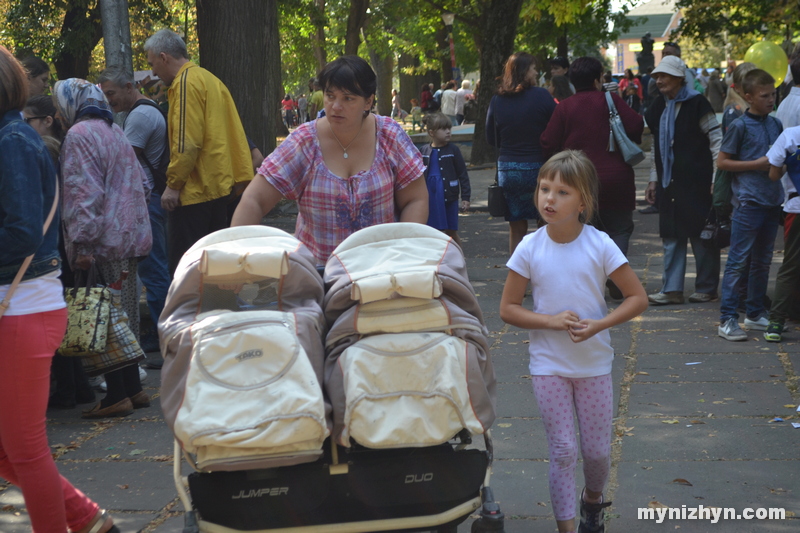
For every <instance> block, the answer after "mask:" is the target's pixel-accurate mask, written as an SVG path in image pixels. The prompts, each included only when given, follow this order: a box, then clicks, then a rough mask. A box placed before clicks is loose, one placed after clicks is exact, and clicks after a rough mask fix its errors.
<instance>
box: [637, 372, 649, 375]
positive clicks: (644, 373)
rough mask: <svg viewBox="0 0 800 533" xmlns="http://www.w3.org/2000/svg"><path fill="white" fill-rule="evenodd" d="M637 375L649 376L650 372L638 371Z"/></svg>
mask: <svg viewBox="0 0 800 533" xmlns="http://www.w3.org/2000/svg"><path fill="white" fill-rule="evenodd" d="M636 375H637V376H649V375H650V373H649V372H637V373H636Z"/></svg>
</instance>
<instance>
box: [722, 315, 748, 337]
mask: <svg viewBox="0 0 800 533" xmlns="http://www.w3.org/2000/svg"><path fill="white" fill-rule="evenodd" d="M717 333H718V334H719V336H720V337H722V338H723V339H725V340H727V341H746V340H747V333H745V332H744V331H742V328H740V327H739V322H738V321H737V320H736V318H735V317H731V318H729V319H728V320H726V321H725V322H724V323H722V324H720V325H719V328H717Z"/></svg>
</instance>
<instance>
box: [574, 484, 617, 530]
mask: <svg viewBox="0 0 800 533" xmlns="http://www.w3.org/2000/svg"><path fill="white" fill-rule="evenodd" d="M610 506H611V502H602V503H588V502H585V501H583V494H582V493H581V524H580V526H578V533H603V532H604V531H605V530H606V525H605V522H604V520H603V518H604V517H603V515H604V514H605V511H604V509H605V508H606V507H610Z"/></svg>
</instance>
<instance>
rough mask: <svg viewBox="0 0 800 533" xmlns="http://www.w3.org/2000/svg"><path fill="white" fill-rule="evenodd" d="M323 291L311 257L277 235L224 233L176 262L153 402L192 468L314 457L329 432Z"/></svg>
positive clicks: (269, 231) (242, 230) (258, 230)
mask: <svg viewBox="0 0 800 533" xmlns="http://www.w3.org/2000/svg"><path fill="white" fill-rule="evenodd" d="M323 292H324V289H323V284H322V279H321V278H320V276H319V273H318V272H317V270H316V268H315V261H314V257H313V255H312V254H311V253H310V252H309V250H308V249H307V248H306V247H305V246H304V245H303V244H302V243H300V241H298V240H297V239H295V238H294V237H293V236H291V235H289V234H288V233H286V232H284V231H281V230H278V229H274V228H269V227H265V226H245V227H237V228H229V229H224V230H221V231H218V232H215V233H212V234H211V235H208V236H207V237H205V238H203V239H201V240H200V241H198V242H197V243H196V244H195V245H194V246H193V247H192V248H191V249H189V251H188V252H186V254H185V255H184V256H183V258H182V259H181V261H180V263H179V265H178V267H177V270H176V272H175V276H174V279H173V282H172V285H171V286H170V290H169V294H168V296H167V301H166V305H165V307H164V311H163V313H162V315H161V318H160V320H159V327H158V330H159V334H160V336H161V346H162V351H163V356H164V366H163V369H162V387H161V405H162V408H163V410H164V417H165V420H166V422H167V424H168V425H169V426H170V428H171V429H172V430H173V432H174V433H175V436H176V438H177V439H178V441H179V442H180V443H181V446H182V447H183V449H184V450H185V451H186V452H189V453H192V454H194V455H195V462H196V464H197V467H198V468H200V469H203V470H208V471H213V470H244V469H251V468H267V467H273V466H284V465H289V464H296V463H300V462H306V461H313V460H315V459H316V458H317V457H318V456H319V455H320V454H321V450H322V443H323V441H324V439H325V438H326V437H327V436H328V435H329V429H330V405H329V404H328V403H327V402H326V401H325V400H324V395H323V392H322V376H323V364H324V363H323V358H324V348H323V343H322V339H323V338H324V335H325V330H326V328H325V321H324V317H323V314H322V307H321V303H322V299H323Z"/></svg>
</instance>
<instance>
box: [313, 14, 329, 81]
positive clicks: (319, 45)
mask: <svg viewBox="0 0 800 533" xmlns="http://www.w3.org/2000/svg"><path fill="white" fill-rule="evenodd" d="M314 11H315V13H314V16H313V18H312V20H311V23H312V24H313V25H314V28H316V29H315V31H314V41H313V44H312V45H311V46H312V49H313V51H314V58H315V59H316V60H317V72H319V71H320V70H322V69H323V68H325V65H327V64H328V54H327V52H326V51H325V0H314Z"/></svg>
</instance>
